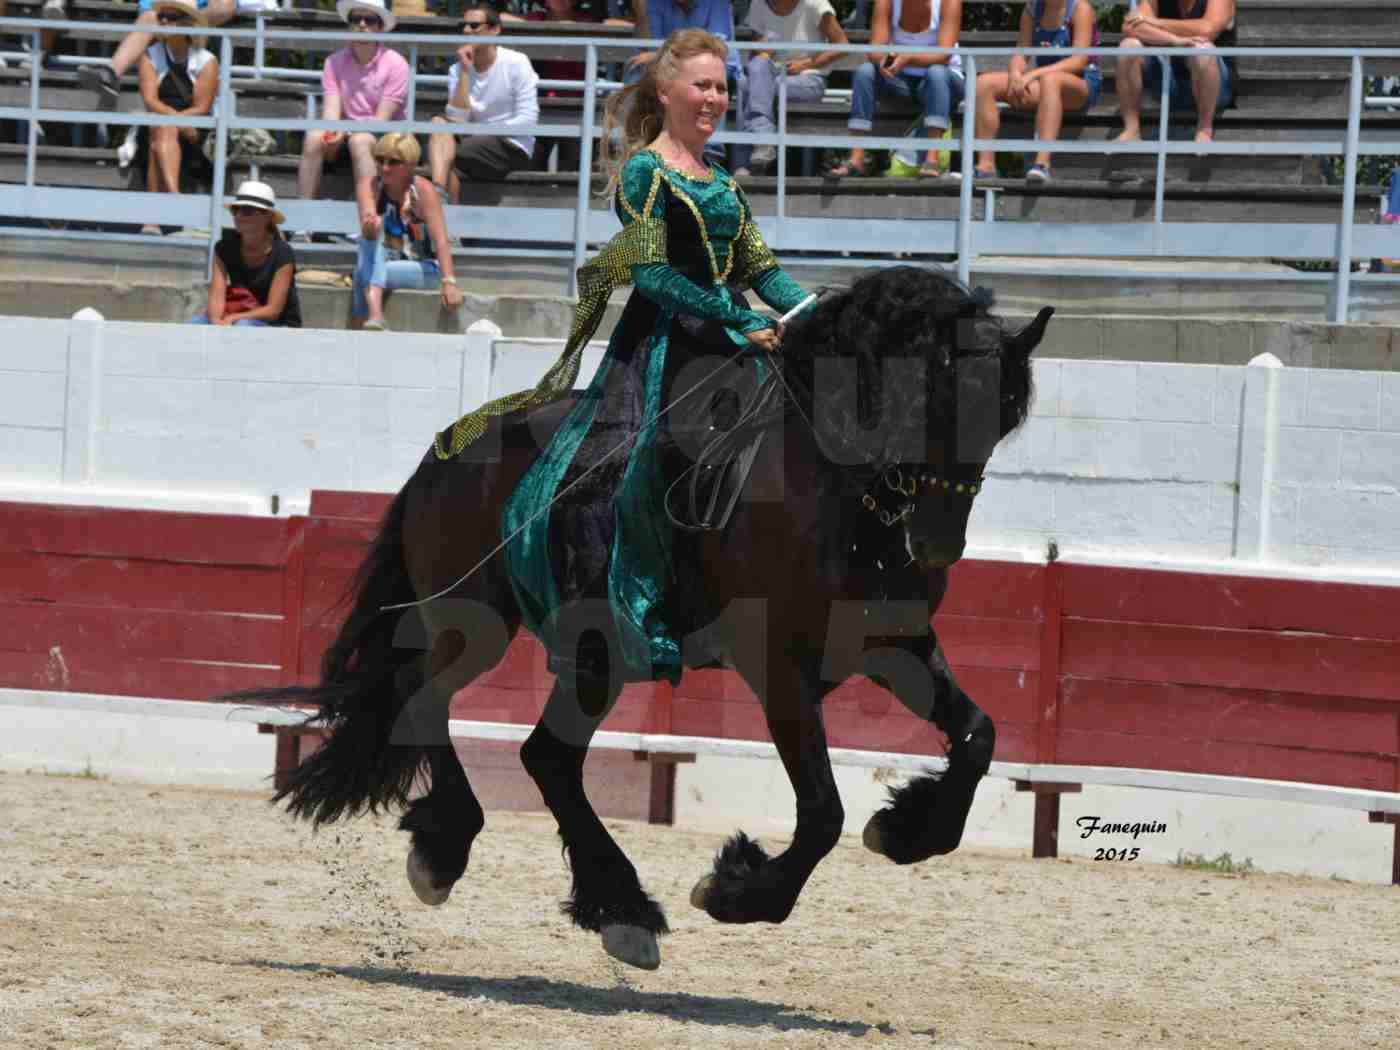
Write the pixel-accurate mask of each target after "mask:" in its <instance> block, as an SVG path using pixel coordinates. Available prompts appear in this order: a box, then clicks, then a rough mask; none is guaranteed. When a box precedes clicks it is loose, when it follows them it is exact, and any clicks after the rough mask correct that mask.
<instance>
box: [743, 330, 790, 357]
mask: <svg viewBox="0 0 1400 1050" xmlns="http://www.w3.org/2000/svg"><path fill="white" fill-rule="evenodd" d="M744 338H745V339H747V340H748V341H749V342H750V343H752V344H753V345H754V346H756V347H758V348H759V349H760V350H766V351H768V352H769V353H770V354H772V353H776V352H777V351H779V350H781V349H782V348H783V326H782V325H778V326H777V327H776V328H760V329H759V330H758V331H756V332H745V333H744Z"/></svg>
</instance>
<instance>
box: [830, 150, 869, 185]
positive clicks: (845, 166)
mask: <svg viewBox="0 0 1400 1050" xmlns="http://www.w3.org/2000/svg"><path fill="white" fill-rule="evenodd" d="M873 173H874V165H873V164H872V163H871V160H870V155H869V154H866V157H865V159H864V160H863V161H861V162H860V163H859V164H856V163H855V162H853V161H852V160H851V159H850V158H849V157H847V158H846V159H845V160H841V161H837V162H836V163H835V164H833V165H832V166H831V167H829V168H827V169H826V177H827V178H828V179H844V178H846V176H848V175H854V176H856V177H857V178H862V179H865V178H869V177H870V176H871V175H872V174H873Z"/></svg>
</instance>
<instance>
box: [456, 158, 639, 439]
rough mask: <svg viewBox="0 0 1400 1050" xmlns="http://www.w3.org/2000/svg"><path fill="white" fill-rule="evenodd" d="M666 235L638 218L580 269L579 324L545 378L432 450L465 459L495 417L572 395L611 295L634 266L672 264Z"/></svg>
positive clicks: (487, 409) (478, 414)
mask: <svg viewBox="0 0 1400 1050" xmlns="http://www.w3.org/2000/svg"><path fill="white" fill-rule="evenodd" d="M658 174H660V172H658ZM655 190H656V186H655V185H653V187H652V195H651V196H649V197H648V199H647V204H646V211H647V212H648V213H649V212H650V211H651V205H652V203H653V200H654V198H655ZM619 196H621V193H620V191H619ZM624 199H625V198H624ZM666 236H667V235H666V220H665V219H660V218H658V219H652V218H642V219H639V220H638V221H636V222H634V223H632V224H630V225H628V226H624V227H623V228H622V231H621V232H620V233H619V234H618V235H617V236H616V237H614V238H613V239H612V240H611V241H609V242H608V244H607V246H606V247H605V248H604V249H603V250H602V251H600V252H599V253H598V254H597V255H595V256H594V257H593V258H592V259H590V260H589V261H588V262H586V263H584V264H583V265H582V266H580V267H579V271H578V306H577V308H576V309H575V310H574V323H573V326H572V327H571V328H570V330H569V339H568V341H567V342H566V343H565V344H564V352H563V353H562V354H561V355H560V356H559V360H558V361H556V362H554V365H553V366H552V367H551V368H550V370H549V371H548V372H546V373H545V375H544V378H543V379H541V380H540V381H539V382H538V383H536V384H535V386H534V389H532V390H522V391H519V392H517V393H514V394H507V395H505V396H504V397H498V398H496V399H495V400H494V401H488V402H487V403H486V404H484V405H482V406H481V407H480V408H478V409H475V410H473V411H471V412H468V413H467V414H466V415H465V416H463V417H462V418H461V419H459V420H457V422H456V423H454V424H452V426H451V427H450V428H449V429H448V430H445V431H443V432H442V433H441V434H438V435H437V437H436V438H434V440H433V451H434V452H435V453H436V454H437V458H438V459H451V458H452V457H453V456H456V455H460V454H461V452H462V450H463V449H465V448H466V447H467V446H468V445H470V444H471V443H472V442H473V441H475V440H476V439H477V438H479V437H481V435H482V434H484V433H486V427H487V424H488V422H489V421H490V420H491V419H492V418H493V417H495V416H503V415H506V414H507V413H509V412H515V411H519V410H522V409H524V410H532V409H536V408H541V407H543V406H544V405H547V404H550V403H552V402H554V401H558V400H559V399H560V398H562V397H565V396H567V395H568V394H569V392H570V391H572V390H573V388H574V382H575V381H576V380H577V379H578V373H579V365H580V363H581V362H582V360H583V348H584V347H585V346H587V345H588V341H589V340H590V339H592V338H593V334H594V333H595V332H596V331H597V330H598V325H599V323H600V322H601V321H602V320H603V313H604V311H605V310H606V309H607V306H608V297H609V296H611V295H612V293H613V289H614V288H618V287H620V286H622V285H625V284H630V283H631V281H632V267H634V266H647V265H649V264H651V263H664V262H666V261H667V260H666Z"/></svg>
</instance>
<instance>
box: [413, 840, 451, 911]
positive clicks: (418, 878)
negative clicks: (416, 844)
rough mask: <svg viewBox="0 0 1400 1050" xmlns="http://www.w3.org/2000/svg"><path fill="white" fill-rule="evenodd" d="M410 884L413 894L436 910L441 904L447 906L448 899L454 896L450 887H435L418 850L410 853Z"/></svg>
mask: <svg viewBox="0 0 1400 1050" xmlns="http://www.w3.org/2000/svg"><path fill="white" fill-rule="evenodd" d="M408 884H409V885H410V886H412V887H413V892H414V893H415V894H416V895H417V896H418V899H419V900H420V901H422V902H423V903H424V904H427V905H431V906H432V907H434V908H436V907H437V906H438V905H439V904H446V903H447V898H448V897H450V896H452V887H451V886H450V885H448V886H435V885H433V876H432V873H431V872H430V871H428V866H427V865H426V864H424V863H423V859H422V858H421V857H419V856H418V851H417V850H416V849H411V850H409V851H408Z"/></svg>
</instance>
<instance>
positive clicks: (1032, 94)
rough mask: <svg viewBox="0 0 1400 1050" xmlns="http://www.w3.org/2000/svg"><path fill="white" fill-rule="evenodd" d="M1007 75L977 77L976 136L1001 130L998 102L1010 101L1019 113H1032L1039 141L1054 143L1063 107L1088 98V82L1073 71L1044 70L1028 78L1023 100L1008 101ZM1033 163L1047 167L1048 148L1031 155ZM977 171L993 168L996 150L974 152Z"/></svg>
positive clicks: (1078, 104)
mask: <svg viewBox="0 0 1400 1050" xmlns="http://www.w3.org/2000/svg"><path fill="white" fill-rule="evenodd" d="M1009 81H1010V78H1009V77H1008V75H1007V74H1006V73H984V74H983V75H982V76H980V77H978V78H977V137H978V138H979V139H983V138H986V139H990V138H995V137H996V135H997V132H998V131H999V130H1000V129H1001V111H1000V110H999V109H998V108H997V103H998V102H1010V104H1011V105H1012V106H1013V107H1014V108H1015V109H1018V110H1020V111H1022V112H1026V113H1034V114H1035V137H1036V139H1037V140H1039V141H1041V142H1054V141H1055V140H1056V139H1058V138H1059V137H1060V129H1061V127H1062V126H1063V124H1064V119H1065V110H1067V109H1068V110H1075V109H1080V108H1081V107H1083V105H1084V104H1085V103H1086V102H1088V101H1089V85H1088V84H1087V83H1085V81H1084V78H1083V77H1080V76H1076V75H1075V74H1073V73H1048V74H1046V75H1045V76H1043V77H1037V78H1036V79H1035V80H1033V81H1031V83H1030V87H1029V91H1028V94H1027V95H1026V96H1025V100H1024V101H1016V102H1012V101H1011V100H1010V99H1009V98H1008V97H1007V96H1008V93H1009ZM1035 163H1037V164H1043V165H1044V166H1045V167H1047V168H1048V167H1049V166H1050V150H1048V149H1042V150H1041V151H1040V152H1038V153H1037V154H1036V155H1035ZM977 170H978V171H981V172H986V173H989V174H990V173H992V172H995V171H996V152H995V151H994V150H982V151H981V152H979V153H978V154H977Z"/></svg>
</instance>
